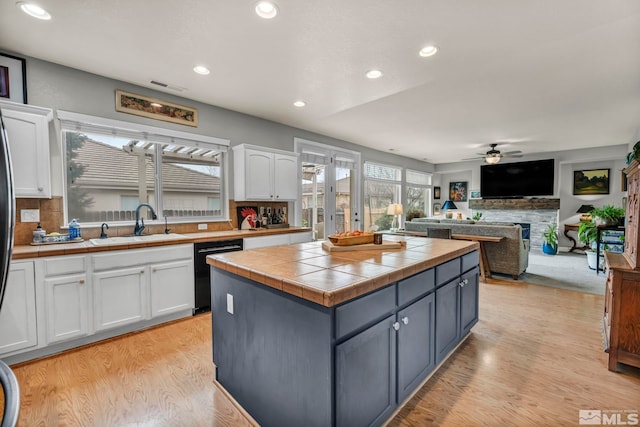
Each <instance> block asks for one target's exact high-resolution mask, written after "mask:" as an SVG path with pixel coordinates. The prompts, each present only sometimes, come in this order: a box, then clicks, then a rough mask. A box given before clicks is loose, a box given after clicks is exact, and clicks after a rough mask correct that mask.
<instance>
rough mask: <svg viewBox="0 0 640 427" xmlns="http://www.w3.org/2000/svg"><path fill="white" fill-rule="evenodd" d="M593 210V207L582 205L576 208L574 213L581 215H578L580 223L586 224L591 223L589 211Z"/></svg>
mask: <svg viewBox="0 0 640 427" xmlns="http://www.w3.org/2000/svg"><path fill="white" fill-rule="evenodd" d="M592 210H593V205H582V206H580V207H579V208H578V210H577V211H576V213H579V214H582V215H580V222H588V221H591V211H592Z"/></svg>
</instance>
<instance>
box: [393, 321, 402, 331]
mask: <svg viewBox="0 0 640 427" xmlns="http://www.w3.org/2000/svg"><path fill="white" fill-rule="evenodd" d="M392 326H393V329H394V330H396V331H397V330H398V329H400V323H398V322H393V325H392Z"/></svg>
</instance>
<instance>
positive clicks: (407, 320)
mask: <svg viewBox="0 0 640 427" xmlns="http://www.w3.org/2000/svg"><path fill="white" fill-rule="evenodd" d="M402 323H404V324H405V325H408V324H409V318H408V317H407V316H404V317H403V318H402Z"/></svg>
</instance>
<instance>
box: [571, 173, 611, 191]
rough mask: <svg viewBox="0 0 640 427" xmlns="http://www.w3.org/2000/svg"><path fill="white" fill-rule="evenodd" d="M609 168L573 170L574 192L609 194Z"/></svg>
mask: <svg viewBox="0 0 640 427" xmlns="http://www.w3.org/2000/svg"><path fill="white" fill-rule="evenodd" d="M609 171H610V170H609V169H589V170H576V171H573V194H574V195H576V196H587V195H592V194H609Z"/></svg>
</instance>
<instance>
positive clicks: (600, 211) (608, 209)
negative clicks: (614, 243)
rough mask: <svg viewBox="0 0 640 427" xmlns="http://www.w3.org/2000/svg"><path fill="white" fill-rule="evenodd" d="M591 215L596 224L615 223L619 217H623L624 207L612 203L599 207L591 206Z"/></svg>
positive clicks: (618, 220)
mask: <svg viewBox="0 0 640 427" xmlns="http://www.w3.org/2000/svg"><path fill="white" fill-rule="evenodd" d="M591 216H592V217H593V218H594V220H595V221H596V224H600V223H601V224H604V225H616V224H618V223H619V222H620V219H621V218H624V209H622V208H619V207H616V206H613V205H605V206H603V207H601V208H593V210H592V211H591Z"/></svg>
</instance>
